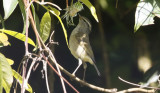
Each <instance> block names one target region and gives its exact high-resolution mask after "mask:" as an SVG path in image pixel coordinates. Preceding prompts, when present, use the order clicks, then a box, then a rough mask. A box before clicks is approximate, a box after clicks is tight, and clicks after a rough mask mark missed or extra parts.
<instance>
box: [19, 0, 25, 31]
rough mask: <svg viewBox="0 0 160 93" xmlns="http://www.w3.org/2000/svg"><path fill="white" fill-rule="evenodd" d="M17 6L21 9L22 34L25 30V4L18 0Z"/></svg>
mask: <svg viewBox="0 0 160 93" xmlns="http://www.w3.org/2000/svg"><path fill="white" fill-rule="evenodd" d="M19 7H20V10H21V14H22V18H23V24H24V25H23V32H22V33H23V34H24V33H25V32H26V10H25V5H24V3H23V0H19Z"/></svg>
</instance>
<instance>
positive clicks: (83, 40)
mask: <svg viewBox="0 0 160 93" xmlns="http://www.w3.org/2000/svg"><path fill="white" fill-rule="evenodd" d="M76 38H78V39H77V40H79V41H78V42H80V45H81V46H82V47H83V49H84V50H85V52H86V55H87V56H89V57H90V58H91V59H92V60H93V61H94V55H93V51H92V47H91V45H90V42H89V36H88V34H84V33H83V34H82V33H78V34H77V35H76Z"/></svg>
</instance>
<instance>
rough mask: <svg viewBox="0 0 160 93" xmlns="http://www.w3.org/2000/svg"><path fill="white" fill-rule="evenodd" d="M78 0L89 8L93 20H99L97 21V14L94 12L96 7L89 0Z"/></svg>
mask: <svg viewBox="0 0 160 93" xmlns="http://www.w3.org/2000/svg"><path fill="white" fill-rule="evenodd" d="M80 1H81V2H82V3H84V4H85V5H86V6H87V7H88V8H89V9H90V11H91V14H92V16H93V17H94V18H95V20H96V21H97V22H99V21H98V17H97V14H96V9H95V7H94V6H93V5H92V4H91V3H90V2H89V0H80Z"/></svg>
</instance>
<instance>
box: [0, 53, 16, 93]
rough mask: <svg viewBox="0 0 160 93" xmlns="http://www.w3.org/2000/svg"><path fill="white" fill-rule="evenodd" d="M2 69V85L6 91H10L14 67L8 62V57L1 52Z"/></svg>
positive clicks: (8, 92) (7, 92)
mask: <svg viewBox="0 0 160 93" xmlns="http://www.w3.org/2000/svg"><path fill="white" fill-rule="evenodd" d="M0 63H1V64H0V65H1V66H0V67H1V68H0V69H1V71H2V73H0V75H1V76H2V79H1V80H0V81H1V82H2V86H3V87H4V89H5V91H6V93H10V88H11V85H12V83H13V76H12V68H11V66H10V65H9V63H8V62H7V59H6V57H5V56H4V55H3V54H1V53H0Z"/></svg>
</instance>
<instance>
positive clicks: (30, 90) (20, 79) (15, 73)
mask: <svg viewBox="0 0 160 93" xmlns="http://www.w3.org/2000/svg"><path fill="white" fill-rule="evenodd" d="M12 73H13V76H14V77H15V78H16V80H17V81H18V82H19V83H20V85H22V80H23V79H22V76H21V75H20V74H19V73H17V72H16V71H15V70H13V69H12ZM26 90H27V91H28V92H30V93H33V90H32V87H31V86H30V85H29V84H27V87H26Z"/></svg>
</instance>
